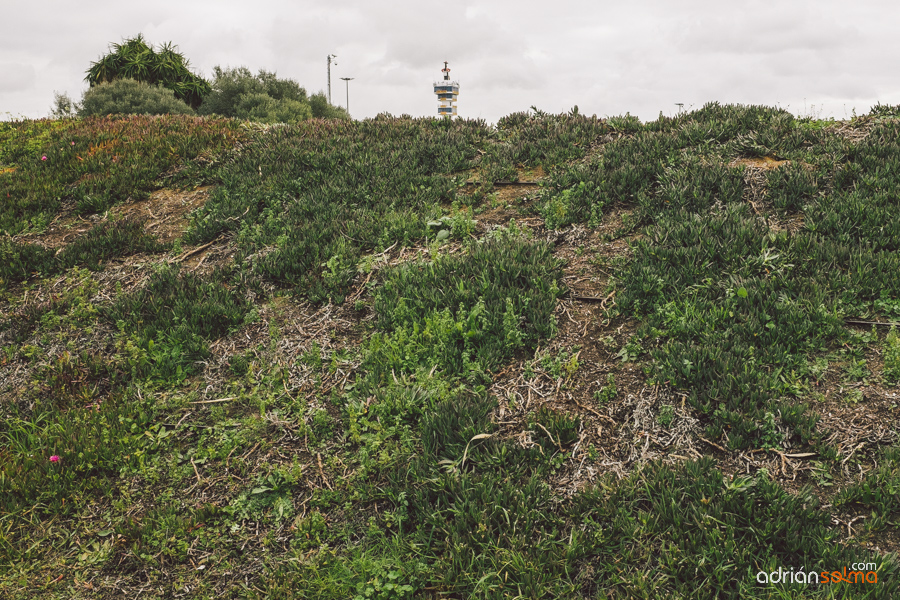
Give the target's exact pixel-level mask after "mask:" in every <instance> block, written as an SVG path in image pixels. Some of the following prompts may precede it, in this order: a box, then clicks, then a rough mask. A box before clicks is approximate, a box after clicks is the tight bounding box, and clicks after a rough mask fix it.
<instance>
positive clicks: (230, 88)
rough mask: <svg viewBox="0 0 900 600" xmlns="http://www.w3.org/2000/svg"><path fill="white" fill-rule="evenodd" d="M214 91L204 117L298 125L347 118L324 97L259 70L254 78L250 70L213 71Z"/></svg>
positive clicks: (209, 98)
mask: <svg viewBox="0 0 900 600" xmlns="http://www.w3.org/2000/svg"><path fill="white" fill-rule="evenodd" d="M214 74H215V78H214V80H213V83H212V92H211V93H210V94H209V95H208V96H207V97H206V99H205V100H204V101H203V104H202V105H201V106H200V108H199V112H200V114H203V115H212V114H216V115H222V116H225V117H234V118H238V119H249V120H251V121H259V122H262V123H298V122H300V121H303V120H305V119H309V118H311V117H316V118H348V115H347V114H346V112H345V111H343V110H342V109H338V108H336V107H333V106H330V105H329V104H328V102H327V101H326V102H324V104H323V103H322V100H324V96H321V95H315V96H313V97H311V98H308V97H307V95H306V90H305V89H304V88H303V87H301V86H300V84H299V83H297V82H296V81H294V80H293V79H278V78H277V77H276V76H275V73H269V72H267V71H265V70H260V71H259V73H258V74H257V75H253V74H252V73H251V72H250V70H249V69H248V68H247V67H235V68H229V69H222V68H221V67H219V66H217V67H215V69H214Z"/></svg>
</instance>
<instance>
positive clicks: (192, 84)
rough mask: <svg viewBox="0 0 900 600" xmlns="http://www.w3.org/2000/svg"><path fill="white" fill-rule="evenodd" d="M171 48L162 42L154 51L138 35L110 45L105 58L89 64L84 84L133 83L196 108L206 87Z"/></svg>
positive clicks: (187, 63) (207, 88)
mask: <svg viewBox="0 0 900 600" xmlns="http://www.w3.org/2000/svg"><path fill="white" fill-rule="evenodd" d="M175 48H177V46H174V45H172V43H171V42H166V43H165V44H163V45H162V46H160V47H159V50H154V49H153V47H152V46H148V45H147V43H146V42H145V41H144V38H143V36H142V35H141V34H138V35H137V36H135V37H133V38H130V39H127V40H125V41H124V42H122V43H121V44H111V46H110V52H109V53H108V54H106V55H105V56H102V57H100V59H99V60H98V61H96V62H94V63H91V68H90V69H88V70H87V77H85V80H86V81H87V82H88V83H89V84H90V85H91V87H92V88H93V87H94V86H97V85H100V84H101V83H110V82H113V81H115V80H117V79H134V80H135V81H142V82H144V83H149V84H151V85H158V86H162V87H164V88H168V89H170V90H172V91H173V92H174V93H175V97H176V98H178V99H179V100H182V101H184V102H185V103H187V104H188V105H189V106H190V107H191V108H197V107H198V106H200V104H201V103H202V102H203V98H204V96H206V95H207V94H208V93H209V92H210V86H209V83H208V82H207V81H206V80H205V79H203V78H202V77H200V76H199V75H195V74H194V73H192V72H191V71H190V70H189V66H190V63H189V61H188V60H187V59H186V58H185V57H184V55H182V54H180V53H178V52H176V51H175Z"/></svg>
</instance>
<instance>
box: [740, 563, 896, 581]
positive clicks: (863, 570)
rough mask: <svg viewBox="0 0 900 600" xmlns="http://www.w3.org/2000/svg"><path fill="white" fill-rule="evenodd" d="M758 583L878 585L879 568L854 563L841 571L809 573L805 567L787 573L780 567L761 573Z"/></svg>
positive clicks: (870, 564)
mask: <svg viewBox="0 0 900 600" xmlns="http://www.w3.org/2000/svg"><path fill="white" fill-rule="evenodd" d="M756 582H757V583H763V584H766V583H787V584H790V583H805V584H812V585H818V584H824V583H830V584H834V583H878V566H877V565H876V564H875V563H853V564H851V565H850V567H849V568H847V567H843V568H842V569H841V570H840V571H807V570H806V568H805V567H801V568H800V569H798V570H796V571H795V570H794V568H793V567H791V569H790V570H789V571H785V570H784V569H782V568H781V567H778V570H777V571H772V572H771V573H766V572H765V571H760V572H759V573H757V574H756Z"/></svg>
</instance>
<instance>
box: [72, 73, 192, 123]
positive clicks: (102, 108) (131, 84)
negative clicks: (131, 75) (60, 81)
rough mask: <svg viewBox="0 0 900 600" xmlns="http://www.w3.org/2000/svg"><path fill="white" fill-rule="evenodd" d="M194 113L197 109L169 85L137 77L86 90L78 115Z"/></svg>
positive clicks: (102, 84)
mask: <svg viewBox="0 0 900 600" xmlns="http://www.w3.org/2000/svg"><path fill="white" fill-rule="evenodd" d="M117 114H121V115H167V114H170V115H192V114H194V110H193V109H192V108H191V107H190V106H188V105H187V104H185V103H184V101H182V100H179V99H178V98H176V97H175V92H173V91H172V90H170V89H167V88H164V87H159V86H156V85H151V84H149V83H144V82H141V81H135V80H134V79H116V80H115V81H113V82H112V83H101V84H99V85H96V86H94V87H92V88H91V89H89V90H88V91H87V92H85V93H84V98H83V99H82V101H81V106H80V108H79V110H78V116H79V117H105V116H106V115H117Z"/></svg>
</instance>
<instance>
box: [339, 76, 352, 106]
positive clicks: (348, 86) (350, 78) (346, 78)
mask: <svg viewBox="0 0 900 600" xmlns="http://www.w3.org/2000/svg"><path fill="white" fill-rule="evenodd" d="M353 79H354V78H353V77H341V80H342V81H346V82H347V114H348V115H349V114H350V82H351V81H353Z"/></svg>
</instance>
